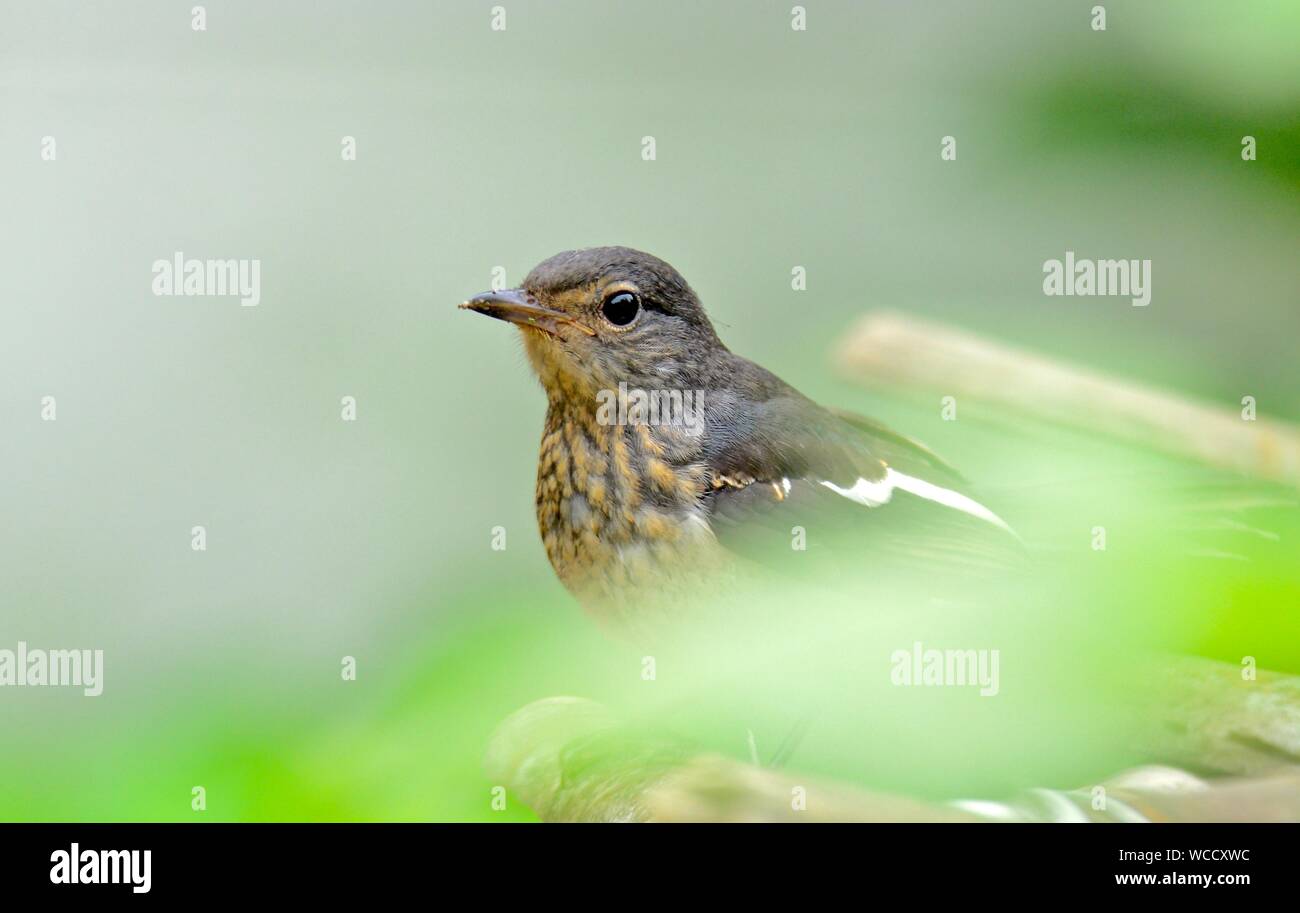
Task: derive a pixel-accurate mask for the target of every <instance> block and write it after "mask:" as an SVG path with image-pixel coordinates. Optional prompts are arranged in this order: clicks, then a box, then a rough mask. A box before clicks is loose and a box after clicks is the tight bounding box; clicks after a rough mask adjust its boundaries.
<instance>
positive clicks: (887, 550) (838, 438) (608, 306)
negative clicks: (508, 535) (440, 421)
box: [461, 247, 1016, 628]
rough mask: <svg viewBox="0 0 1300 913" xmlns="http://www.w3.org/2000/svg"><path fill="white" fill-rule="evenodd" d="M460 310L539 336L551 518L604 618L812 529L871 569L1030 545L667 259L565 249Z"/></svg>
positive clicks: (769, 561) (756, 557)
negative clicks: (744, 345)
mask: <svg viewBox="0 0 1300 913" xmlns="http://www.w3.org/2000/svg"><path fill="white" fill-rule="evenodd" d="M461 307H463V308H468V309H469V310H472V311H477V312H478V313H481V314H486V315H488V316H490V317H496V318H498V319H500V320H506V321H509V322H511V323H513V324H515V325H516V326H518V327H519V328H520V330H521V331H522V333H523V339H524V348H525V350H526V352H527V355H528V358H529V360H530V362H531V363H532V366H533V368H534V370H535V371H536V372H537V376H538V378H539V379H540V380H541V383H542V387H543V388H544V389H545V391H546V397H547V411H546V421H545V426H544V430H543V433H542V444H541V454H540V457H539V461H538V468H537V488H536V508H537V521H538V526H539V528H540V531H541V536H542V541H543V544H544V545H545V548H546V554H547V557H548V558H549V559H550V562H551V566H552V567H553V568H554V569H555V572H556V574H557V575H558V576H559V578H560V580H561V581H562V582H563V583H564V585H565V586H566V587H567V588H568V589H569V590H570V591H571V592H572V593H573V594H574V595H575V596H576V597H577V598H578V599H579V601H580V602H582V603H583V604H584V605H585V606H586V607H588V608H589V609H591V610H593V611H595V612H596V613H597V614H598V615H601V616H603V617H605V618H608V619H611V620H616V621H621V622H625V623H628V624H630V625H632V626H633V627H634V628H643V627H644V626H643V625H642V624H640V622H643V621H645V618H644V617H641V616H644V615H645V614H647V613H655V614H659V615H662V614H664V613H666V612H670V611H671V606H672V605H674V604H675V603H677V601H678V597H683V596H689V595H692V594H696V593H698V592H699V589H700V587H702V586H705V585H707V584H706V581H716V580H718V579H719V578H720V577H721V578H722V579H726V578H727V576H728V575H733V576H734V575H737V574H749V573H752V572H757V570H758V569H759V568H764V569H770V568H771V567H772V565H773V564H774V563H781V562H791V561H793V560H798V559H799V558H801V548H800V544H799V543H796V542H795V541H794V539H792V536H793V537H796V538H797V537H798V535H799V530H802V531H803V535H804V536H806V537H807V538H808V539H809V540H812V543H809V548H810V549H811V547H812V544H813V543H826V542H831V541H834V542H835V543H837V544H836V547H835V554H834V555H833V556H832V557H833V558H834V559H836V560H837V561H838V563H839V564H840V565H844V564H847V565H849V566H851V567H852V568H853V569H854V570H855V571H861V570H862V569H869V568H871V567H873V566H882V565H885V564H889V565H893V566H899V565H900V564H907V565H913V566H915V567H917V568H919V569H920V570H922V571H924V572H926V573H931V572H934V571H935V570H936V569H937V568H939V567H940V566H943V567H947V568H951V567H956V566H968V567H971V568H980V567H991V566H997V565H999V564H1001V563H1002V562H1004V561H1005V560H1006V557H1007V555H1008V554H1009V552H1010V551H1014V543H1015V542H1016V539H1015V537H1014V534H1012V533H1011V532H1010V530H1009V529H1008V528H1007V526H1006V524H1005V523H1004V522H1003V521H1002V520H1001V519H1000V518H999V517H998V516H997V515H995V514H994V513H993V512H992V511H991V510H989V509H988V508H987V507H985V506H983V505H982V504H980V503H978V502H977V501H975V500H973V499H972V498H971V497H970V496H969V495H967V494H965V493H963V492H962V491H961V490H960V485H961V480H960V477H959V476H958V475H957V474H956V473H955V472H954V471H953V470H952V469H951V468H950V467H948V466H947V465H946V464H945V463H943V462H942V461H941V460H939V459H938V458H937V457H936V456H935V455H934V454H933V453H931V452H930V451H929V450H927V449H926V448H924V447H923V446H921V445H920V444H918V443H916V442H914V441H912V440H910V439H909V438H907V437H904V436H903V435H901V434H898V433H896V432H893V431H891V430H889V429H888V428H886V427H884V426H883V425H881V424H879V423H877V422H874V421H872V420H870V419H866V418H863V417H861V416H857V415H853V414H849V413H845V412H840V411H837V410H833V409H827V408H823V407H822V406H819V405H817V404H816V403H814V402H812V401H811V400H809V399H808V398H807V397H805V396H803V395H802V394H800V393H799V392H798V391H797V390H795V389H794V388H792V387H791V386H789V385H788V384H786V383H785V382H784V381H782V380H781V379H780V378H778V377H776V376H775V375H774V374H772V373H771V372H770V371H767V370H765V369H764V368H762V367H760V366H759V365H756V364H754V363H753V362H751V361H748V360H746V359H744V358H742V357H740V356H739V355H735V354H733V353H732V352H731V351H730V350H728V349H727V347H726V346H725V345H723V343H722V341H721V340H720V339H719V338H718V335H717V333H716V332H715V331H714V328H713V325H712V323H710V321H709V318H708V317H707V316H706V314H705V312H704V308H703V307H702V306H701V304H700V300H699V298H698V297H697V296H696V294H695V292H694V291H692V289H691V287H690V286H689V285H687V283H686V280H685V279H683V278H682V277H681V275H679V274H678V272H677V270H675V269H674V268H673V267H672V266H670V265H669V264H668V263H665V262H664V261H663V260H660V259H659V258H657V257H654V256H651V255H650V254H647V253H642V252H640V251H636V250H631V249H629V248H625V247H598V248H591V249H587V250H576V251H565V252H563V253H560V254H556V255H555V256H553V257H551V258H550V259H548V260H546V261H544V262H543V263H541V264H540V265H538V266H537V267H536V268H535V269H533V271H532V272H530V273H529V274H528V275H527V277H526V278H525V279H524V282H523V285H522V287H520V288H517V289H509V290H504V291H490V292H484V293H483V294H481V295H477V296H475V297H474V298H472V299H470V300H469V301H466V302H465V303H464V304H462V305H461Z"/></svg>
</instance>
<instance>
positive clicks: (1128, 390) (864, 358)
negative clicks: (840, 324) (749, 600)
mask: <svg viewBox="0 0 1300 913" xmlns="http://www.w3.org/2000/svg"><path fill="white" fill-rule="evenodd" d="M835 359H836V362H837V364H838V366H839V367H840V369H841V370H842V371H843V372H844V373H845V374H846V375H847V376H848V377H850V378H852V379H854V380H857V381H860V382H864V383H869V384H873V385H878V386H899V387H905V388H909V389H921V390H928V391H931V392H934V393H938V394H941V395H947V396H954V397H957V398H958V399H961V398H970V399H974V400H979V401H983V402H987V403H990V404H994V405H997V406H1003V407H1007V408H1010V409H1013V410H1016V411H1019V412H1022V413H1025V414H1027V415H1030V416H1033V417H1035V418H1038V419H1045V420H1048V421H1052V422H1057V423H1061V424H1065V425H1069V426H1073V427H1076V428H1082V429H1085V430H1088V431H1094V432H1099V433H1104V434H1109V435H1112V436H1115V437H1117V438H1120V439H1123V440H1126V441H1129V442H1132V443H1135V444H1139V445H1142V446H1144V447H1151V448H1154V449H1158V450H1160V451H1163V452H1165V453H1170V454H1173V455H1175V456H1179V457H1184V458H1188V457H1190V458H1193V459H1197V460H1200V461H1202V462H1204V463H1207V464H1209V465H1213V466H1218V467H1222V468H1224V469H1231V470H1236V471H1240V472H1243V473H1246V474H1249V475H1252V476H1254V477H1256V478H1259V479H1265V480H1268V481H1272V482H1280V483H1283V484H1287V485H1291V486H1294V487H1300V428H1297V427H1296V426H1294V425H1292V424H1289V423H1286V422H1282V421H1277V420H1270V419H1267V418H1258V419H1256V420H1253V421H1247V420H1245V419H1243V418H1242V416H1241V413H1240V411H1238V409H1236V408H1232V409H1228V408H1220V407H1216V406H1210V405H1203V404H1200V403H1196V402H1192V401H1189V400H1188V399H1186V398H1185V397H1182V396H1179V395H1175V394H1170V393H1164V392H1161V391H1159V390H1155V389H1151V388H1149V387H1144V386H1142V385H1140V384H1137V383H1134V382H1130V381H1124V380H1119V379H1116V378H1113V377H1107V376H1104V375H1102V374H1100V373H1097V372H1094V371H1089V370H1087V369H1085V368H1080V367H1072V366H1069V365H1065V364H1062V363H1060V362H1058V361H1055V360H1050V359H1047V358H1044V357H1042V356H1040V355H1035V354H1033V353H1031V352H1026V351H1023V350H1020V349H1015V348H1012V347H1010V346H1006V345H1003V344H1001V343H998V342H994V341H992V340H990V339H988V338H986V337H982V336H979V335H976V334H973V333H969V332H966V331H963V330H959V329H955V328H953V327H951V326H947V325H944V324H940V323H934V322H932V321H927V320H922V319H919V318H916V317H912V316H908V315H904V314H898V313H893V312H878V313H873V314H868V315H867V316H866V317H864V318H863V319H862V320H861V321H860V322H859V323H858V324H857V325H856V326H855V327H854V328H853V329H852V330H851V331H850V332H849V333H848V334H847V336H846V338H845V339H844V341H843V342H842V344H841V345H840V347H839V348H838V350H837V352H836V353H835ZM1242 392H1243V395H1244V394H1248V393H1249V391H1242Z"/></svg>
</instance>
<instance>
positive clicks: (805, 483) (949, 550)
mask: <svg viewBox="0 0 1300 913" xmlns="http://www.w3.org/2000/svg"><path fill="white" fill-rule="evenodd" d="M763 408H764V412H763V413H762V414H760V415H758V416H757V417H756V420H755V421H753V422H750V423H748V427H750V428H752V429H754V430H752V431H750V432H749V433H744V434H735V435H732V436H731V437H730V438H728V439H727V440H726V445H725V446H724V447H722V448H720V449H718V450H717V451H716V452H714V453H713V454H712V455H711V459H710V470H711V472H712V476H711V478H712V488H711V490H710V491H709V493H708V494H706V495H705V502H706V508H707V510H708V512H709V519H710V524H711V527H712V529H713V532H714V534H715V535H716V537H717V539H718V541H719V542H720V543H721V544H722V545H723V546H724V547H726V548H728V549H730V550H731V551H733V552H735V553H737V554H740V555H742V556H744V557H747V558H751V559H754V560H757V561H760V562H762V563H764V564H765V565H768V566H771V565H773V564H774V563H775V564H778V565H788V566H789V567H791V568H792V569H798V568H800V567H807V566H808V565H809V563H808V562H807V560H806V555H805V554H804V553H808V554H810V555H811V556H812V557H814V558H818V559H822V560H820V561H819V562H818V563H819V564H820V565H822V566H824V565H825V564H826V563H827V562H829V563H831V564H834V565H838V566H840V567H842V568H843V569H845V570H848V571H852V572H854V573H858V572H861V571H862V570H863V569H866V568H870V567H896V568H907V567H914V566H915V567H921V568H925V569H927V570H939V569H957V568H963V567H964V568H980V569H997V568H1005V567H1008V566H1012V565H1015V564H1018V563H1019V562H1020V560H1021V558H1022V548H1021V546H1020V543H1019V540H1018V539H1017V537H1016V536H1015V534H1014V533H1013V532H1011V530H1010V528H1009V527H1008V526H1007V524H1006V523H1005V522H1003V520H1002V519H1001V518H1000V517H998V516H997V514H995V513H994V512H993V511H992V510H990V509H989V508H988V507H986V506H985V505H983V504H981V503H980V502H979V501H977V500H975V499H974V498H973V497H971V496H970V495H969V494H967V493H966V492H965V491H963V490H962V489H963V486H962V482H961V479H960V476H959V475H958V474H957V473H956V471H955V470H953V469H952V468H951V467H949V466H948V465H947V464H946V463H944V462H943V461H942V460H941V459H939V457H937V456H935V455H934V454H933V453H931V452H930V451H929V450H927V449H926V448H925V447H923V446H922V445H920V444H918V443H916V442H915V441H912V440H911V439H909V438H907V437H905V436H903V435H901V434H898V433H897V432H894V431H891V430H890V429H888V428H886V427H884V426H883V425H880V424H878V423H876V422H873V421H871V420H869V419H866V418H862V417H859V416H854V415H849V414H845V413H831V412H828V411H826V410H822V409H820V408H819V407H816V406H815V405H813V404H811V403H809V402H808V401H807V400H803V399H802V398H798V399H794V398H791V399H789V400H785V401H783V400H780V399H778V400H774V401H771V402H769V403H766V404H764V407H763Z"/></svg>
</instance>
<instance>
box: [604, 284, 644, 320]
mask: <svg viewBox="0 0 1300 913" xmlns="http://www.w3.org/2000/svg"><path fill="white" fill-rule="evenodd" d="M639 310H641V301H640V299H638V298H637V296H636V295H633V294H632V293H631V292H619V293H617V294H615V295H610V296H609V297H608V298H606V299H605V303H604V304H602V305H601V306H600V312H601V313H602V314H604V315H605V319H606V320H608V321H609V322H610V323H612V324H614V326H616V327H625V326H627V325H628V324H629V323H631V322H632V321H633V320H636V315H637V311H639Z"/></svg>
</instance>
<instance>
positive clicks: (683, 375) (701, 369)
mask: <svg viewBox="0 0 1300 913" xmlns="http://www.w3.org/2000/svg"><path fill="white" fill-rule="evenodd" d="M461 307H463V308H468V309H469V310H471V311H477V312H479V313H480V314H487V315H488V316H489V317H496V318H497V319H499V320H507V321H509V322H511V323H513V324H516V325H517V326H518V327H519V328H520V330H521V331H522V332H523V336H524V347H525V349H526V350H527V352H528V358H529V360H530V361H531V362H532V365H533V368H534V370H536V371H537V375H538V377H539V378H540V379H541V381H542V385H543V386H544V387H546V390H547V392H548V394H549V395H551V397H552V398H557V397H565V396H569V397H584V398H585V397H588V396H592V395H594V393H595V392H596V391H599V390H603V389H614V388H617V386H618V385H619V384H620V383H625V384H627V385H628V386H629V387H633V388H647V389H648V388H656V389H665V388H694V387H700V386H702V385H703V384H704V382H705V381H706V379H707V377H708V369H709V365H710V363H711V358H712V356H714V355H715V353H716V350H717V349H720V348H721V347H722V343H721V342H719V340H718V337H717V334H716V333H715V332H714V330H713V325H712V324H711V323H710V322H709V318H708V317H707V316H706V315H705V313H704V308H703V307H701V306H700V301H699V299H698V298H697V297H696V296H695V292H693V291H692V290H691V287H690V286H689V285H687V284H686V280H685V279H683V278H682V277H681V275H680V274H679V273H678V272H677V270H675V269H673V268H672V266H670V265H669V264H667V263H665V262H664V261H663V260H660V259H659V258H658V257H654V256H651V255H650V254H646V253H642V252H641V251H636V250H631V249H629V248H626V247H593V248H588V249H586V250H572V251H564V252H563V253H559V254H556V255H555V256H553V257H551V258H550V259H548V260H545V261H543V262H542V263H540V264H538V265H537V267H535V268H534V269H533V271H532V272H530V273H529V274H528V275H527V276H526V277H525V278H524V282H523V285H522V286H521V287H520V288H516V289H505V290H502V291H493V292H484V293H483V294H481V295H476V296H475V297H473V298H471V299H470V300H469V301H466V302H465V303H464V304H462V305H461Z"/></svg>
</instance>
